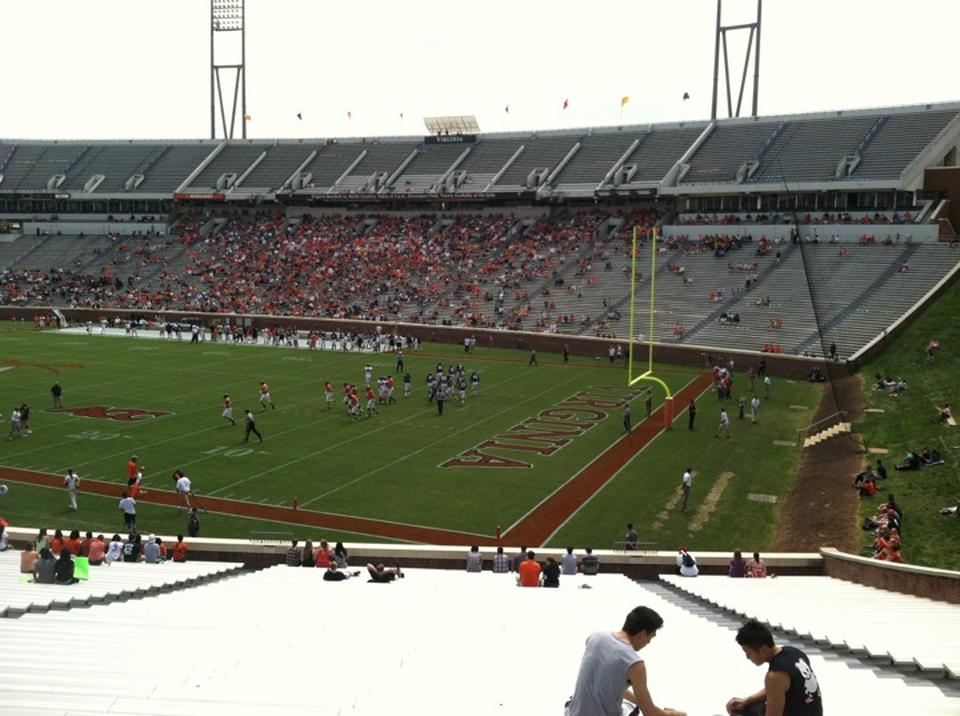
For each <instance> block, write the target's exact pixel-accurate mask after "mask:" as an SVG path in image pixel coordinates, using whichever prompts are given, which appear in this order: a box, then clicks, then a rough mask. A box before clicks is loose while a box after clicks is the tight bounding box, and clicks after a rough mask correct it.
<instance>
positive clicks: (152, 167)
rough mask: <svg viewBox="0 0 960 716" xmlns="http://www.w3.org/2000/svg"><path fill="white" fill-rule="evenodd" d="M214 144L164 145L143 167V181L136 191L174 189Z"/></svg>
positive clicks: (167, 190) (185, 143)
mask: <svg viewBox="0 0 960 716" xmlns="http://www.w3.org/2000/svg"><path fill="white" fill-rule="evenodd" d="M215 146H216V145H214V144H212V143H206V142H184V143H182V144H173V145H171V146H169V147H166V148H165V149H164V151H163V152H162V153H161V154H159V155H157V156H155V157H154V158H153V159H152V161H151V162H150V164H148V165H147V166H145V167H143V171H142V172H141V173H142V174H143V175H144V180H143V183H142V184H141V185H140V186H138V187H137V191H138V192H143V193H147V192H165V193H167V194H169V193H170V192H172V191H176V190H177V189H178V188H179V187H180V185H181V184H182V183H183V181H184V180H185V179H186V178H187V177H188V176H190V174H191V172H193V170H194V169H195V168H196V167H197V166H199V165H200V163H201V162H203V160H204V159H206V158H207V157H208V156H209V155H210V153H211V152H212V151H213V150H214V147H215Z"/></svg>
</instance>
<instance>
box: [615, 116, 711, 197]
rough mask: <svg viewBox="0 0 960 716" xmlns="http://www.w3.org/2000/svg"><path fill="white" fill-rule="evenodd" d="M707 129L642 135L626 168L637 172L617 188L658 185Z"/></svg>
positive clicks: (661, 130)
mask: <svg viewBox="0 0 960 716" xmlns="http://www.w3.org/2000/svg"><path fill="white" fill-rule="evenodd" d="M705 128H706V125H705V124H694V125H691V126H681V127H664V128H659V127H655V128H654V129H653V130H652V131H650V132H649V133H647V134H642V135H640V143H639V144H638V145H637V146H636V148H635V149H634V150H633V152H631V153H630V156H628V157H627V159H626V161H624V166H628V165H630V166H634V167H635V168H636V172H635V173H634V174H633V176H632V177H631V178H630V179H629V181H625V182H623V183H621V184H617V185H616V186H617V188H619V189H624V190H629V189H633V188H640V187H648V186H650V185H651V184H654V185H655V184H658V183H659V182H660V180H662V179H663V178H664V177H665V176H666V174H667V172H668V171H669V170H670V168H671V167H672V166H673V165H674V164H676V163H677V161H679V160H680V157H682V156H683V153H684V152H685V151H687V149H689V148H690V146H691V145H692V144H693V142H694V141H696V139H697V137H699V136H700V135H701V134H702V133H703V130H704V129H705Z"/></svg>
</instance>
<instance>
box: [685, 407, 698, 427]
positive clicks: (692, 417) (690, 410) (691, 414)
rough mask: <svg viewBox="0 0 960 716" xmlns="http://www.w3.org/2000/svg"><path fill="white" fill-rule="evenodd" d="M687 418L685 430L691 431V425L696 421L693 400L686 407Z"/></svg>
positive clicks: (695, 408)
mask: <svg viewBox="0 0 960 716" xmlns="http://www.w3.org/2000/svg"><path fill="white" fill-rule="evenodd" d="M687 417H688V418H689V424H688V425H687V429H688V430H693V423H694V422H695V421H696V419H697V403H696V401H694V400H691V401H690V405H688V406H687Z"/></svg>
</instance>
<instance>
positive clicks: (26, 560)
mask: <svg viewBox="0 0 960 716" xmlns="http://www.w3.org/2000/svg"><path fill="white" fill-rule="evenodd" d="M0 529H3V525H0ZM38 559H40V555H39V554H38V553H37V550H36V545H35V544H34V543H33V542H31V543H30V544H29V545H28V546H27V548H26V549H25V550H23V552H21V553H20V573H21V574H33V565H35V564H36V563H37V560H38Z"/></svg>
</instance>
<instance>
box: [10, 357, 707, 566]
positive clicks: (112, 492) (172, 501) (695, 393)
mask: <svg viewBox="0 0 960 716" xmlns="http://www.w3.org/2000/svg"><path fill="white" fill-rule="evenodd" d="M711 384H712V378H711V376H710V374H709V373H705V374H702V375H700V376H698V377H697V378H695V379H694V380H692V381H691V382H690V383H688V384H687V385H686V386H684V387H683V388H682V389H681V390H680V391H679V392H678V393H677V394H676V395H674V406H675V410H676V413H675V415H677V416H679V415H681V414H682V412H683V410H684V409H685V406H686V405H687V403H688V402H689V401H690V400H691V399H693V398H696V397H699V396H700V394H701V393H703V391H704V390H706V389H707V388H709V387H710V385H711ZM662 411H663V407H662V406H661V407H660V408H658V409H657V410H655V411H654V412H653V415H651V416H650V417H649V418H646V419H645V420H643V421H642V422H641V423H640V424H638V425H637V426H636V428H634V430H633V432H631V433H630V434H629V435H627V436H624V437H623V438H621V439H619V440H617V441H616V442H615V443H613V444H612V445H610V446H609V447H607V449H606V450H604V451H603V452H602V453H600V455H598V456H597V457H596V458H595V459H594V460H593V461H591V462H590V463H589V464H588V465H587V466H586V467H584V468H583V469H582V470H581V471H580V472H578V473H577V474H576V475H574V476H573V477H571V478H570V479H569V480H567V482H565V483H564V484H563V485H561V486H560V487H559V488H558V489H557V490H556V491H554V492H553V493H552V494H551V495H549V496H547V497H546V498H545V499H544V500H543V501H542V502H540V503H539V504H538V505H537V506H536V507H534V508H533V509H532V510H531V511H530V512H529V513H527V514H526V515H525V516H524V517H523V518H522V519H521V520H520V521H519V522H517V523H516V524H515V525H514V526H513V527H512V528H511V529H509V530H508V531H507V532H506V533H504V534H503V537H502V540H501V541H498V540H497V538H496V536H495V535H478V534H473V533H470V532H458V531H456V530H444V529H437V528H431V527H422V526H419V525H409V524H403V523H399V522H390V521H387V520H376V519H367V518H363V517H352V516H349V515H337V514H331V513H326V512H316V511H313V510H294V509H293V508H291V507H282V506H279V505H264V504H258V503H254V502H242V501H240V500H230V499H226V498H222V497H210V496H204V495H202V494H201V495H200V501H201V502H202V504H203V506H204V507H205V508H206V509H207V510H209V511H210V512H213V513H217V514H223V515H234V516H238V517H251V518H254V519H260V520H270V521H273V522H281V523H286V524H295V525H304V526H309V527H319V528H323V529H332V530H339V531H344V532H353V533H356V534H360V535H375V536H379V537H389V538H391V539H397V540H403V541H407V542H419V543H423V544H438V545H463V546H466V545H473V544H477V545H483V546H488V547H489V546H496V545H498V544H501V543H505V544H511V545H513V544H528V545H538V546H539V545H541V544H543V543H544V542H545V541H546V540H547V538H548V537H549V536H550V535H551V534H553V532H554V531H555V530H557V529H559V528H560V527H561V526H562V525H563V523H564V522H566V521H567V520H568V519H569V518H570V517H572V516H573V515H574V514H575V513H576V512H577V510H579V509H580V507H582V506H583V505H584V504H585V503H586V502H587V501H588V500H589V499H590V498H591V497H592V496H593V495H594V494H595V493H596V492H597V491H598V490H600V488H602V487H603V486H604V485H605V484H606V483H607V482H608V481H609V480H610V479H612V478H613V477H614V476H615V475H616V474H617V472H618V471H619V470H620V469H621V468H622V467H623V466H625V465H626V464H627V463H628V462H629V461H630V460H632V459H633V457H634V456H635V455H636V454H637V453H639V452H640V451H641V450H642V449H643V448H644V447H646V446H647V445H648V444H649V443H650V442H651V441H652V440H653V439H654V438H655V437H656V436H657V435H659V434H660V433H661V432H662V431H663V428H662V425H663V413H662ZM0 480H6V481H10V482H23V483H29V484H33V485H44V486H46V487H54V488H58V489H63V477H62V476H61V475H53V474H50V473H45V472H38V471H36V470H24V469H20V468H14V467H0ZM80 488H81V489H80V492H81V493H89V494H96V495H105V496H108V497H113V498H116V499H117V500H119V498H120V493H121V492H122V491H123V489H124V486H123V485H121V484H119V483H116V482H106V481H103V480H93V479H89V478H88V479H84V480H82V482H81V483H80ZM137 501H138V502H141V503H146V504H153V505H166V506H170V507H178V506H180V505H181V504H182V501H181V498H180V496H179V495H178V494H177V493H175V492H170V491H167V490H157V489H150V490H148V491H147V493H146V494H141V496H140V497H139V498H138V500H137ZM508 540H509V541H508Z"/></svg>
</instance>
